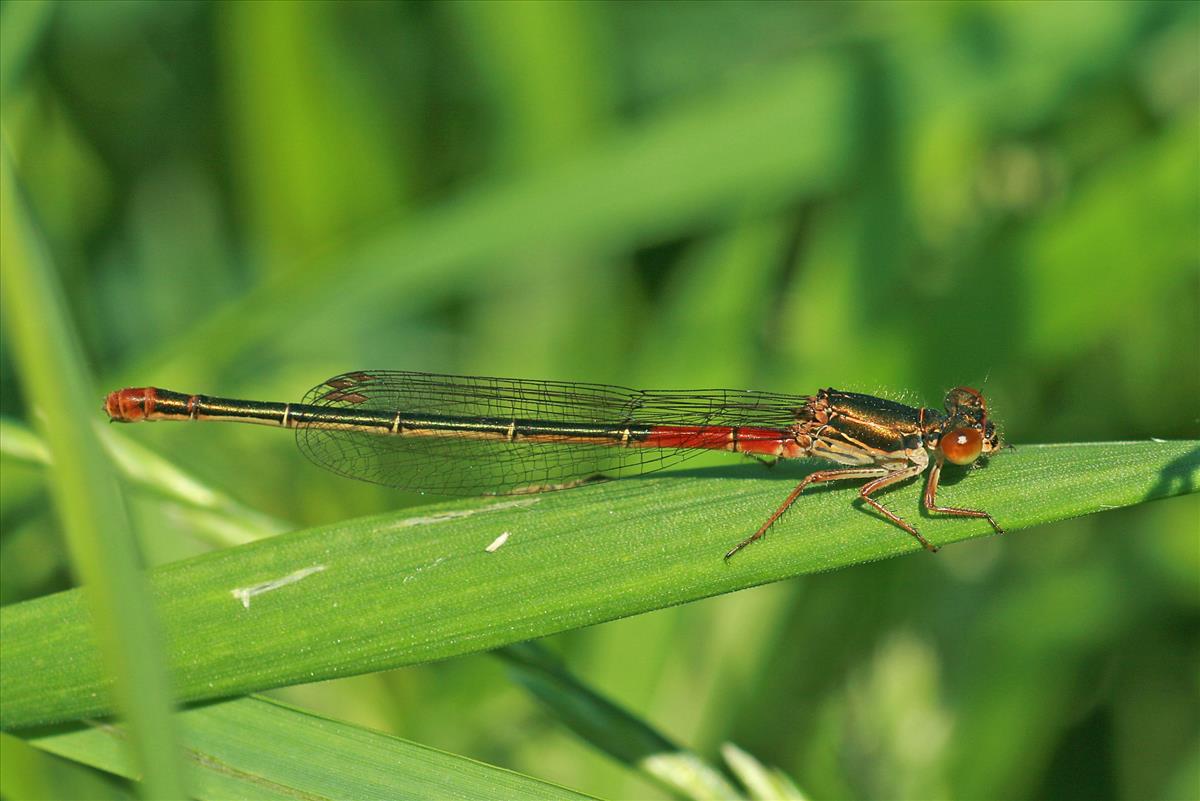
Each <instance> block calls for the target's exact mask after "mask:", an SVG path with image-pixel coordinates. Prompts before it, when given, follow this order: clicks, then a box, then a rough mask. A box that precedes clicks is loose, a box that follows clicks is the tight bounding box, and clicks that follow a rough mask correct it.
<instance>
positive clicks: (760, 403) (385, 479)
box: [296, 370, 807, 495]
mask: <svg viewBox="0 0 1200 801" xmlns="http://www.w3.org/2000/svg"><path fill="white" fill-rule="evenodd" d="M806 400H807V399H806V398H803V397H796V396H791V395H775V394H771V393H762V392H741V391H737V390H700V391H687V392H672V391H644V390H633V389H626V388H624V387H615V386H606V385H602V384H578V383H570V382H556V381H527V380H521V379H510V378H485V377H477V376H453V375H436V374H430V373H408V372H395V371H385V370H362V371H358V372H353V373H344V374H342V375H339V376H335V377H333V378H331V379H329V380H328V381H326V382H324V383H322V384H319V385H318V386H316V387H314V388H313V389H312V390H311V391H310V392H309V393H308V394H307V395H306V396H305V398H304V403H306V404H311V405H314V406H322V407H328V408H345V409H353V410H372V411H386V412H389V413H395V412H399V413H401V414H402V415H403V416H406V417H409V416H421V415H436V416H439V417H447V418H467V419H470V418H488V419H500V420H506V421H507V420H521V421H542V422H547V423H564V424H565V423H581V424H601V425H605V426H610V427H625V426H638V425H667V426H750V427H755V428H758V429H763V430H770V429H774V430H777V431H779V432H780V433H784V434H785V433H786V429H787V428H788V427H789V426H791V425H792V423H793V422H794V421H795V419H796V414H797V411H798V409H799V408H801V407H802V406H803V405H804V403H805V401H806ZM761 436H764V437H765V436H768V434H765V433H764V434H762V435H761ZM579 439H580V438H579V437H574V438H572V437H570V436H568V435H564V436H562V437H561V439H555V438H553V437H550V438H546V437H539V438H538V440H537V441H528V440H522V439H520V438H517V439H515V440H514V441H509V440H507V439H504V438H490V439H484V438H479V437H471V436H468V435H465V434H464V433H462V432H451V431H448V432H446V434H445V436H409V437H406V436H403V435H399V436H390V435H387V434H378V433H376V434H372V433H368V432H363V431H356V430H347V429H337V428H329V427H321V426H319V425H311V426H301V427H299V428H297V430H296V441H297V443H298V444H299V446H300V450H301V451H303V452H304V454H305V455H306V456H307V457H308V458H309V459H311V460H312V461H313V462H315V463H316V464H318V465H320V466H322V467H324V468H326V469H328V470H332V471H333V472H335V473H340V474H342V475H346V476H350V477H352V478H357V479H361V480H364V481H371V482H374V483H377V484H384V485H387V486H391V487H398V488H401V489H407V490H413V491H419V492H433V493H438V494H446V495H474V494H480V493H509V492H514V491H520V490H524V489H552V488H555V486H557V485H563V484H569V483H570V482H575V481H579V480H584V479H587V478H589V477H592V476H595V475H597V474H602V475H605V476H618V475H630V474H637V473H645V472H649V471H652V470H658V469H661V468H663V467H666V466H668V465H671V464H675V463H677V462H680V461H682V460H683V459H686V458H688V457H689V456H692V455H694V454H695V453H698V452H699V450H700V449H702V448H703V447H704V445H703V441H702V439H701V436H700V434H696V435H695V436H694V437H689V436H684V437H682V438H678V439H677V440H676V441H675V442H674V443H673V445H675V446H677V447H671V448H666V449H657V448H645V447H622V446H621V444H620V443H619V442H615V443H613V444H612V445H603V444H595V443H589V442H581V441H579ZM708 447H709V448H711V447H712V446H711V445H709V446H708Z"/></svg>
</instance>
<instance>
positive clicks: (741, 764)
mask: <svg viewBox="0 0 1200 801" xmlns="http://www.w3.org/2000/svg"><path fill="white" fill-rule="evenodd" d="M721 755H722V756H724V757H725V761H726V762H727V763H729V767H730V768H731V769H732V770H733V772H734V773H735V774H737V777H738V779H739V780H740V781H741V782H742V784H743V785H745V786H746V789H747V790H749V791H750V797H751V798H753V799H754V800H755V801H805V796H804V793H802V792H800V788H799V787H797V786H796V783H795V782H793V781H792V780H791V778H790V777H789V776H788V775H787V774H785V773H783V772H782V771H779V770H773V769H771V768H768V767H766V766H765V765H763V764H762V763H761V762H759V761H758V760H757V759H755V758H754V757H753V756H751V755H750V754H748V753H746V752H745V751H743V750H742V749H740V748H738V747H737V746H736V745H734V744H733V743H725V744H724V745H722V746H721Z"/></svg>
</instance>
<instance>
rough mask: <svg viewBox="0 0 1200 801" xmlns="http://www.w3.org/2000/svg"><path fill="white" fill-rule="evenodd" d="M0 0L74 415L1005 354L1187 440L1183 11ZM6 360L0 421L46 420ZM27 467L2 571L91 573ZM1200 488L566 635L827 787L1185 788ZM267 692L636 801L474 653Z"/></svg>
mask: <svg viewBox="0 0 1200 801" xmlns="http://www.w3.org/2000/svg"><path fill="white" fill-rule="evenodd" d="M46 9H48V10H49V11H50V13H48V14H43V10H46ZM31 11H32V12H36V13H29V12H31ZM0 13H3V15H4V19H3V23H4V25H3V35H4V37H5V38H4V40H3V42H0V44H2V45H3V46H2V47H0V51H2V54H0V58H3V59H4V63H3V67H4V69H3V70H2V72H3V82H4V85H3V87H0V88H2V90H3V93H2V97H3V117H4V124H5V127H6V130H7V131H8V134H9V136H10V139H11V141H12V144H13V150H14V153H15V156H16V162H17V170H18V172H19V174H20V177H21V180H22V181H23V182H24V184H25V185H26V186H27V188H28V191H29V194H30V197H31V200H32V203H33V206H34V209H35V212H36V214H37V215H38V216H39V218H40V219H41V220H43V222H44V226H45V229H46V231H47V236H48V239H49V242H50V248H51V251H52V253H53V255H54V257H55V264H56V266H57V267H58V270H59V272H60V276H59V281H60V283H61V285H62V286H63V287H64V289H65V291H66V293H67V301H68V305H69V309H70V311H71V312H72V313H73V315H74V317H75V319H76V322H77V325H78V327H79V328H80V330H81V332H82V341H83V343H84V345H85V347H86V348H87V354H86V355H87V357H88V358H89V359H90V361H91V362H92V364H93V365H94V370H95V372H96V373H97V374H98V375H100V376H101V385H100V386H96V387H93V388H92V389H91V390H90V392H89V394H88V398H89V400H88V404H93V405H95V404H97V403H98V400H99V398H100V397H101V396H102V394H103V392H104V391H106V390H109V389H113V388H116V387H115V386H114V385H115V384H118V383H124V382H126V381H129V382H135V383H139V384H145V383H155V384H167V385H171V384H174V383H178V384H179V386H178V388H179V389H183V390H192V391H199V392H212V393H220V394H227V395H243V396H248V397H267V398H277V399H281V400H287V399H293V398H296V397H298V396H299V395H300V394H301V393H302V392H303V391H304V390H305V389H307V388H308V387H309V386H312V385H313V384H315V383H317V382H319V381H321V380H322V379H324V378H325V377H326V376H328V375H333V374H336V373H339V372H342V371H343V370H345V369H353V368H354V367H355V366H361V365H366V364H373V365H390V366H394V367H396V368H399V369H431V370H438V371H445V372H455V371H461V372H480V373H490V374H499V375H517V376H526V377H547V378H571V379H580V380H600V381H613V382H617V383H622V384H637V385H644V386H647V387H655V386H657V387H670V386H677V387H682V386H688V385H693V386H734V387H753V388H756V389H763V390H778V391H786V392H798V393H803V392H808V391H811V390H812V389H814V388H816V387H818V386H827V385H833V386H841V387H846V388H852V389H861V390H865V391H886V392H893V393H894V392H896V391H897V390H901V391H907V392H910V393H911V396H910V399H912V400H914V401H919V402H930V401H932V400H935V399H936V398H938V397H940V396H941V394H942V392H943V391H944V390H945V389H946V388H947V387H948V386H954V385H957V384H962V383H978V382H981V381H983V379H984V377H985V376H986V377H987V385H986V391H987V394H988V397H989V399H990V400H991V401H992V403H993V406H994V408H995V413H996V416H997V418H998V419H999V420H1000V421H1001V422H1002V424H1004V427H1005V433H1006V434H1007V435H1008V437H1009V438H1010V439H1012V440H1013V441H1015V442H1018V443H1022V442H1045V441H1056V442H1071V441H1093V442H1094V441H1104V440H1131V439H1141V440H1144V439H1147V438H1150V437H1161V438H1167V439H1195V438H1196V437H1197V435H1200V423H1198V421H1197V419H1196V411H1195V399H1196V398H1197V397H1200V369H1198V368H1197V364H1198V363H1200V354H1198V352H1197V351H1198V348H1200V346H1198V344H1197V343H1200V313H1198V311H1197V310H1198V308H1200V286H1198V285H1197V282H1196V280H1195V276H1196V274H1197V269H1198V266H1197V252H1198V250H1200V233H1198V231H1197V223H1196V220H1197V219H1198V218H1200V197H1198V195H1200V192H1198V190H1197V187H1198V186H1200V167H1198V165H1200V152H1198V149H1197V148H1196V146H1195V138H1196V136H1195V135H1196V129H1197V119H1198V118H1200V110H1198V106H1200V103H1198V100H1197V97H1198V95H1200V89H1198V86H1200V78H1197V75H1198V74H1200V66H1198V61H1200V56H1198V55H1197V51H1196V47H1195V42H1196V40H1197V36H1198V35H1200V33H1198V30H1200V28H1198V15H1197V11H1196V8H1195V6H1194V5H1189V4H1162V3H1119V2H1109V3H1086V4H1084V3H1075V4H1066V3H1063V4H1039V5H1036V6H1033V5H1003V4H921V5H916V4H871V5H855V4H765V3H764V4H691V5H678V4H656V3H642V4H604V5H598V4H538V3H532V4H528V5H523V6H521V7H520V8H519V10H516V9H514V11H513V12H512V14H511V15H510V17H509V18H508V20H507V22H506V25H505V26H504V27H503V29H501V28H500V27H498V23H497V22H496V21H495V19H492V18H491V17H490V15H492V14H495V13H498V12H496V11H495V10H494V9H493V8H491V7H488V6H486V5H479V6H475V5H471V4H461V5H457V6H446V5H442V6H423V5H412V4H410V5H406V6H387V5H384V4H338V5H325V4H317V3H306V4H226V5H209V6H201V5H191V4H159V5H151V4H95V3H93V4H82V3H80V4H60V5H56V6H44V7H42V8H34V7H33V6H31V5H30V4H25V3H18V4H13V3H10V4H7V5H5V6H4V7H3V9H2V11H0ZM14 13H16V14H18V15H19V14H22V13H29V16H26V17H24V18H18V17H17V16H13V15H14ZM14 36H17V37H18V38H19V40H18V41H15V42H14V40H13V38H12V37H14ZM806 74H807V75H809V76H818V77H817V78H815V80H813V81H809V82H806V81H805V80H801V79H800V78H797V79H796V80H795V81H794V82H789V80H788V76H793V77H796V76H801V77H802V76H804V75H806ZM822 76H824V77H822ZM806 86H809V87H811V88H807V89H806V88H805V87H806ZM743 118H744V119H743ZM772 126H774V127H772ZM755 150H758V151H761V152H754V151H755ZM639 154H640V156H639ZM822 159H824V161H821V160H822ZM746 165H757V166H756V167H755V168H754V169H753V170H747V169H746ZM775 167H778V170H775ZM542 232H545V236H540V234H541V233H542ZM3 291H5V292H7V291H8V288H7V287H4V289H3ZM298 297H300V298H303V297H308V299H309V300H308V301H307V302H306V303H304V304H301V303H296V302H294V301H295V299H296V298H298ZM10 347H11V345H10V343H9V342H8V341H7V338H6V341H5V342H4V343H2V347H0V380H2V381H3V393H0V411H2V412H3V413H4V414H6V415H8V416H11V417H19V418H23V419H25V420H32V419H33V416H34V414H35V413H36V411H35V410H34V409H32V408H30V407H28V406H27V405H25V403H24V402H23V401H22V400H21V397H22V396H23V395H29V394H30V393H29V392H28V389H29V388H28V387H25V386H21V387H20V388H19V389H20V390H22V391H21V392H18V391H17V390H18V386H17V377H16V374H15V372H14V367H13V357H12V352H11V350H10ZM33 389H35V390H36V389H37V388H36V387H35V388H33ZM96 413H97V415H98V414H99V412H96ZM247 428H249V427H247ZM137 438H138V444H139V445H146V446H149V447H150V448H151V449H153V450H157V451H158V452H160V453H164V454H170V455H171V460H170V461H171V462H172V463H175V464H177V465H179V466H180V467H183V468H186V469H187V470H189V471H190V472H192V473H193V474H195V475H196V476H197V477H199V478H200V479H201V481H202V484H203V485H207V486H212V487H215V488H217V489H218V490H219V491H220V492H221V493H223V494H224V495H225V496H226V497H229V498H235V499H236V501H237V504H239V505H240V506H241V507H242V508H258V509H262V510H263V511H265V512H267V513H270V514H273V515H274V516H276V517H280V518H285V519H287V520H289V521H293V522H294V523H295V524H296V525H297V526H299V527H311V526H314V525H320V524H327V523H331V522H334V521H341V520H346V519H350V518H355V517H359V516H361V515H363V514H366V513H370V512H380V511H388V510H394V508H395V507H396V506H397V505H403V504H408V503H411V502H413V501H415V500H417V499H416V498H413V497H409V496H398V495H396V494H394V493H389V492H386V491H384V490H381V489H378V488H374V487H370V486H367V485H361V486H359V485H355V484H352V483H347V482H340V481H331V480H329V479H328V477H327V476H326V475H324V474H322V473H321V472H320V471H317V470H315V469H311V468H310V467H308V466H307V465H302V464H300V463H299V461H298V460H297V458H296V454H295V452H294V447H293V446H292V444H291V443H290V442H289V441H288V439H289V438H288V437H286V436H280V435H278V434H272V433H271V432H267V431H262V430H253V429H251V430H246V431H241V430H238V429H236V428H235V427H230V428H229V429H227V430H221V431H220V432H212V431H206V430H204V429H203V427H199V426H197V427H193V428H191V429H182V430H181V429H172V428H170V427H166V426H163V427H159V428H157V429H154V428H150V429H148V430H145V431H138V432H137ZM988 472H989V471H981V472H980V475H979V476H974V475H972V476H971V477H970V478H969V480H966V481H964V482H963V483H962V484H961V485H956V486H953V487H951V488H949V489H950V490H951V491H953V492H955V493H957V492H962V493H964V494H965V495H971V492H970V491H969V490H970V489H971V487H972V486H973V485H975V484H976V483H977V482H976V479H977V478H982V477H983V476H984V475H986V474H987V473H988ZM151 478H153V477H151ZM44 487H45V484H44V473H43V472H42V469H41V468H37V469H34V470H31V469H29V467H28V466H26V465H23V464H21V463H17V462H13V461H11V460H6V461H5V463H4V466H3V481H2V482H0V501H2V502H3V504H2V518H0V523H2V525H3V529H2V535H0V565H2V570H0V577H2V579H3V582H4V586H3V588H2V589H3V597H4V598H5V599H6V600H10V601H15V600H22V599H28V598H31V597H35V596H38V595H43V594H46V593H48V592H51V591H53V590H56V589H62V588H64V587H66V586H69V585H70V583H71V581H70V579H69V578H68V576H69V569H68V559H67V557H66V556H65V552H64V549H63V548H62V546H61V542H60V540H59V538H58V534H57V530H56V526H55V525H54V524H53V523H52V521H51V519H50V518H49V517H48V515H47V506H48V505H47V502H46V496H45V489H44ZM840 495H841V493H832V494H829V495H825V496H823V499H836V498H838V497H840ZM1197 503H1198V502H1197V500H1196V497H1195V496H1191V497H1189V498H1186V499H1179V500H1172V501H1169V502H1165V503H1161V504H1151V505H1142V506H1139V507H1137V508H1135V509H1132V510H1120V511H1114V512H1112V513H1110V514H1105V515H1092V516H1089V517H1086V518H1083V519H1080V520H1077V521H1072V522H1067V523H1062V524H1058V525H1056V526H1055V527H1054V530H1049V529H1048V530H1045V531H1043V532H1042V533H1041V534H1039V536H1037V537H1032V536H1028V535H1024V534H1016V535H1014V536H1012V537H1008V538H1004V539H1000V538H989V539H985V540H979V541H976V542H972V543H970V544H969V545H964V546H960V547H956V548H948V549H946V550H945V551H944V552H943V553H942V554H939V555H938V556H937V557H936V558H929V559H925V558H915V557H914V558H909V559H897V560H888V561H886V562H881V563H877V564H871V565H863V566H859V567H856V568H854V569H853V570H843V571H837V572H834V573H829V574H824V575H818V576H812V577H809V578H806V579H804V580H802V581H791V582H785V583H781V584H776V585H773V586H770V587H764V588H760V589H757V590H753V591H749V592H740V593H736V594H734V595H726V596H723V597H721V598H718V599H713V600H709V601H705V602H700V603H695V604H689V605H687V606H685V607H680V608H674V609H669V610H662V611H658V612H655V613H652V614H648V615H642V616H638V617H634V618H628V619H625V620H622V621H619V622H614V623H610V624H606V625H604V626H597V627H592V628H590V629H587V630H583V631H576V632H573V633H571V634H569V635H565V636H562V637H559V638H557V639H556V641H555V642H554V643H553V646H554V647H556V648H557V649H559V650H561V651H563V653H564V656H565V658H566V660H567V662H568V664H569V665H570V666H571V668H572V670H573V672H575V673H577V674H578V675H580V676H583V677H586V678H587V679H589V680H590V681H591V682H592V683H593V684H595V685H596V686H597V687H599V688H600V689H602V690H603V691H604V692H605V693H607V694H609V695H610V696H612V697H613V698H615V699H617V700H619V701H620V702H622V704H623V705H624V706H626V707H627V708H629V709H633V710H636V711H637V712H638V713H639V714H641V715H643V716H644V717H645V718H647V719H649V720H652V721H654V722H655V723H656V724H658V725H659V726H660V727H661V728H662V729H663V730H664V731H665V732H666V733H667V734H668V735H669V736H670V737H671V738H672V739H673V740H675V741H677V742H686V743H689V744H691V745H693V746H694V747H695V748H696V751H697V752H698V753H700V754H702V755H706V754H707V755H711V754H713V753H715V750H716V749H717V747H718V746H719V744H720V743H722V742H724V741H727V740H733V741H736V742H738V743H739V744H740V745H743V746H745V747H746V748H747V750H748V751H749V752H750V753H753V754H755V755H756V756H757V757H760V758H762V759H763V761H764V762H766V763H768V764H774V765H779V766H780V767H781V768H783V769H784V770H785V771H786V772H787V773H788V774H790V775H792V776H794V777H796V779H797V781H798V783H799V785H800V786H802V787H804V788H805V789H806V790H807V791H809V792H811V793H812V794H813V795H814V796H815V797H822V796H831V797H832V796H836V797H894V796H899V795H912V796H947V797H951V796H953V797H968V796H969V797H980V798H999V797H1015V796H1019V797H1028V796H1035V795H1045V796H1061V795H1064V794H1066V793H1067V792H1068V791H1071V792H1074V793H1076V794H1079V795H1088V796H1096V797H1179V796H1181V795H1184V794H1185V793H1184V792H1183V791H1182V790H1181V789H1180V788H1183V789H1184V790H1188V791H1190V788H1192V787H1194V786H1195V777H1196V768H1195V765H1196V763H1195V759H1194V753H1195V748H1196V743H1197V742H1200V724H1198V720H1200V705H1198V704H1197V702H1196V698H1197V695H1198V694H1197V692H1196V689H1197V688H1196V686H1195V683H1194V680H1193V678H1192V677H1193V675H1194V671H1193V670H1192V669H1191V668H1192V666H1194V664H1195V662H1196V660H1197V659H1198V658H1200V655H1198V654H1197V653H1196V645H1195V644H1196V642H1197V641H1200V632H1198V631H1197V629H1196V624H1195V621H1196V620H1197V619H1198V618H1197V615H1196V610H1197V609H1198V608H1200V580H1198V578H1197V577H1198V576H1200V552H1198V551H1197V548H1196V547H1195V541H1196V536H1195V535H1196V524H1195V520H1196V518H1197V516H1198V514H1200V510H1198V509H1197ZM223 508H228V507H223ZM132 511H133V514H134V518H135V521H136V522H137V523H138V524H139V527H140V528H141V529H142V531H143V533H144V534H143V540H142V541H143V547H144V548H145V550H146V552H147V554H148V558H149V559H150V560H151V561H153V562H156V563H161V562H166V561H174V560H177V559H180V558H183V557H185V556H187V555H188V554H189V553H194V552H195V551H196V550H197V547H196V545H195V542H194V541H193V536H194V537H195V538H205V539H208V540H209V541H211V533H212V532H211V530H206V529H205V526H206V525H207V524H205V523H204V522H203V521H199V522H197V519H196V514H195V511H194V510H192V509H188V510H184V511H182V512H181V510H180V509H179V508H178V507H172V506H171V505H170V504H164V503H161V502H160V500H159V499H158V498H157V497H152V496H150V495H144V494H134V496H133V503H132ZM843 511H849V510H844V509H843ZM855 516H857V517H863V516H862V515H854V514H853V513H852V512H851V518H852V519H853V517H855ZM955 522H961V521H955ZM968 525H969V524H968ZM210 528H211V526H210ZM250 528H253V526H250ZM247 530H249V529H247ZM778 539H781V538H777V540H776V542H774V543H771V544H770V545H771V547H776V546H777V543H778ZM501 553H503V551H501ZM756 556H758V554H756ZM288 692H289V694H290V695H291V696H292V697H298V698H300V700H302V702H303V703H305V704H306V705H311V706H314V707H317V708H320V709H324V710H326V711H328V712H329V713H331V714H334V715H337V716H346V717H350V718H353V719H354V720H356V721H359V722H363V723H367V724H369V725H372V726H376V727H380V728H385V729H388V730H390V731H393V732H395V733H398V734H401V735H403V736H405V737H407V738H409V739H413V740H416V741H418V742H421V743H426V744H429V745H433V746H436V747H439V748H444V749H447V750H450V751H453V752H456V753H463V754H468V755H472V756H476V757H479V758H483V759H486V760H487V761H489V762H492V763H496V764H502V765H508V766H512V767H514V768H516V769H519V770H521V771H523V772H525V773H529V774H531V775H536V776H539V777H543V778H548V779H552V780H555V781H559V782H561V783H563V784H566V785H569V786H572V787H578V788H581V789H584V790H586V791H588V792H594V793H596V794H598V795H609V796H617V797H622V796H646V795H653V794H655V793H657V792H658V791H657V790H656V789H655V788H653V787H650V786H648V785H646V784H644V783H640V780H638V779H630V778H629V777H628V774H627V773H626V772H624V771H623V770H622V769H621V768H619V767H615V766H613V765H611V764H609V763H607V762H604V761H602V760H601V759H599V758H596V757H593V756H592V755H591V754H590V753H589V752H587V751H584V750H581V749H579V747H578V746H577V745H576V744H575V743H574V741H572V740H569V739H566V738H563V737H561V736H560V735H558V734H556V733H554V731H553V730H548V729H546V728H545V727H542V726H539V725H538V723H539V721H540V720H541V717H540V713H539V712H538V711H537V710H536V707H534V706H532V705H531V704H529V703H528V702H527V701H526V700H525V698H524V696H523V695H521V694H520V693H519V692H517V691H515V690H512V689H508V688H506V686H505V684H504V682H503V680H502V675H501V674H500V673H499V672H498V668H496V667H495V666H493V665H491V663H490V662H488V661H486V660H479V659H474V658H462V659H455V660H452V661H450V662H445V663H441V664H438V665H436V666H430V667H415V668H409V669H406V670H404V671H394V672H389V673H385V674H381V675H377V676H375V677H373V678H371V679H370V680H355V681H349V682H333V683H327V684H323V685H320V686H315V687H308V688H294V689H292V690H289V691H288ZM1081 766H1084V767H1086V769H1083V768H1082V767H1081ZM630 782H633V783H632V784H631V783H630Z"/></svg>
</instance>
